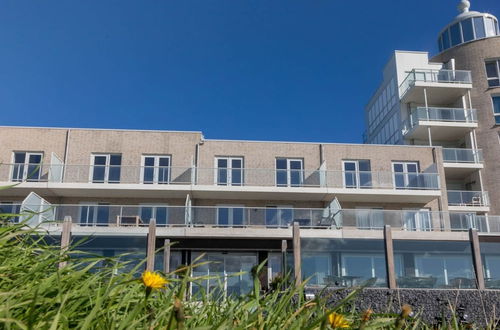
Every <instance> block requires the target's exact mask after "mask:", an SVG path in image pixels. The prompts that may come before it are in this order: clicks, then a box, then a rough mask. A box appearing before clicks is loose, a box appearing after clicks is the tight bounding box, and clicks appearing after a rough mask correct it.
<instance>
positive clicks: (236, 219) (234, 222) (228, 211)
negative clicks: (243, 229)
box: [217, 205, 245, 227]
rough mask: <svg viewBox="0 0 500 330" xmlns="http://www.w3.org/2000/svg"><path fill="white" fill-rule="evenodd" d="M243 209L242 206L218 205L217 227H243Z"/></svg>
mask: <svg viewBox="0 0 500 330" xmlns="http://www.w3.org/2000/svg"><path fill="white" fill-rule="evenodd" d="M244 211H245V209H244V206H243V205H218V206H217V225H219V226H228V227H232V226H243V225H244V224H245V212H244Z"/></svg>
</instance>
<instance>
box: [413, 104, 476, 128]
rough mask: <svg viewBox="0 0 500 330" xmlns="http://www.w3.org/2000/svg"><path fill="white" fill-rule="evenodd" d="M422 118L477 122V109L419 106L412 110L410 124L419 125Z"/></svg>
mask: <svg viewBox="0 0 500 330" xmlns="http://www.w3.org/2000/svg"><path fill="white" fill-rule="evenodd" d="M420 120H423V121H444V122H457V123H476V122H477V110H476V109H456V108H435V107H429V108H425V107H418V108H415V109H412V110H411V114H410V124H411V126H412V127H413V126H415V125H418V122H419V121H420Z"/></svg>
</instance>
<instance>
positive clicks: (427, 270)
mask: <svg viewBox="0 0 500 330" xmlns="http://www.w3.org/2000/svg"><path fill="white" fill-rule="evenodd" d="M394 258H399V259H400V260H401V261H402V263H403V264H402V267H401V273H400V274H396V276H397V279H396V280H397V284H398V286H399V287H400V288H475V287H476V280H475V274H474V267H473V265H472V252H471V246H470V242H468V241H463V242H459V241H447V242H438V241H410V240H394Z"/></svg>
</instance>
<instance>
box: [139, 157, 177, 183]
mask: <svg viewBox="0 0 500 330" xmlns="http://www.w3.org/2000/svg"><path fill="white" fill-rule="evenodd" d="M142 164H143V167H142V169H141V172H142V173H141V178H142V183H146V184H168V183H169V182H170V156H143V157H142Z"/></svg>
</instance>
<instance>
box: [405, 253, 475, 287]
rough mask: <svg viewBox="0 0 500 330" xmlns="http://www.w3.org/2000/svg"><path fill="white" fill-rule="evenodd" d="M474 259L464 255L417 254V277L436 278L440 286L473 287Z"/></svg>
mask: <svg viewBox="0 0 500 330" xmlns="http://www.w3.org/2000/svg"><path fill="white" fill-rule="evenodd" d="M472 269H473V267H472V260H471V259H470V258H466V257H463V256H438V255H422V256H415V274H416V276H417V277H423V278H435V279H436V282H437V283H436V285H437V286H438V287H453V288H473V287H474V285H475V283H474V275H473V273H472V271H471V270H472Z"/></svg>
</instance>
